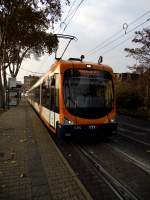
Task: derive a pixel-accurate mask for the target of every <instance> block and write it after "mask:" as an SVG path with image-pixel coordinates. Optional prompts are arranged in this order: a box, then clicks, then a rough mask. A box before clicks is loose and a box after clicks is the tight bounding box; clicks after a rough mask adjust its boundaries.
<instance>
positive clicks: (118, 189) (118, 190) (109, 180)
mask: <svg viewBox="0 0 150 200" xmlns="http://www.w3.org/2000/svg"><path fill="white" fill-rule="evenodd" d="M76 148H77V150H78V151H80V152H81V153H82V154H83V155H84V156H85V157H86V158H87V159H88V160H89V161H90V162H91V163H92V164H93V165H94V167H95V168H96V170H97V172H98V175H99V176H100V178H103V180H104V181H105V182H106V184H107V185H108V186H109V187H110V188H111V189H112V191H113V192H114V193H115V194H116V196H117V197H118V199H120V200H139V199H138V198H137V196H136V195H135V194H134V193H133V192H131V191H130V190H129V189H127V188H126V187H125V186H124V185H122V184H121V183H120V182H119V181H118V180H117V179H116V178H115V177H113V176H112V175H111V174H110V173H109V172H108V171H106V170H105V169H104V167H103V166H102V165H101V164H100V163H99V161H98V160H97V159H96V158H95V157H94V156H93V155H91V153H90V152H88V150H86V148H85V147H83V146H78V147H76Z"/></svg>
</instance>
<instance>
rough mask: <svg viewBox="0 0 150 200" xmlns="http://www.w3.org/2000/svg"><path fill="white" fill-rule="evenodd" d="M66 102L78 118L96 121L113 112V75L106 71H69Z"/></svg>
mask: <svg viewBox="0 0 150 200" xmlns="http://www.w3.org/2000/svg"><path fill="white" fill-rule="evenodd" d="M63 92H64V102H65V105H66V108H67V110H68V111H69V112H70V113H71V114H73V115H75V116H78V117H81V118H87V119H96V118H99V117H102V116H105V115H106V114H108V113H109V112H110V111H111V110H112V105H113V101H114V100H113V99H114V98H113V84H112V75H111V74H110V73H109V72H106V71H100V70H86V69H81V70H80V69H74V70H72V69H69V70H66V72H65V73H64V83H63Z"/></svg>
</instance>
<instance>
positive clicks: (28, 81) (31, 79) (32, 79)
mask: <svg viewBox="0 0 150 200" xmlns="http://www.w3.org/2000/svg"><path fill="white" fill-rule="evenodd" d="M39 78H40V77H39V76H31V75H29V76H24V85H23V90H24V93H25V92H26V91H28V90H29V89H30V88H31V87H32V85H33V84H34V83H36V82H37V81H38V80H39Z"/></svg>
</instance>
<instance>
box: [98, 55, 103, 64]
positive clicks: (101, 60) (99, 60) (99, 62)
mask: <svg viewBox="0 0 150 200" xmlns="http://www.w3.org/2000/svg"><path fill="white" fill-rule="evenodd" d="M102 62H103V57H102V56H100V57H99V59H98V64H101V63H102Z"/></svg>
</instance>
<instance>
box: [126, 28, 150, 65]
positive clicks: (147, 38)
mask: <svg viewBox="0 0 150 200" xmlns="http://www.w3.org/2000/svg"><path fill="white" fill-rule="evenodd" d="M132 42H134V43H137V44H139V45H140V47H138V48H132V49H130V48H125V51H126V52H128V56H132V57H133V58H135V59H136V60H137V61H139V63H142V64H143V66H144V67H150V65H149V63H150V29H143V30H142V31H137V32H135V38H134V39H133V40H132Z"/></svg>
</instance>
